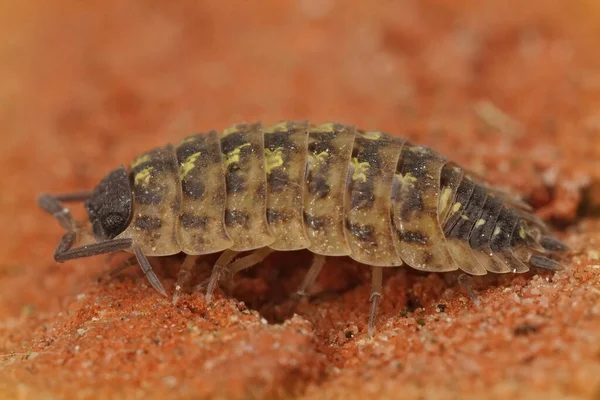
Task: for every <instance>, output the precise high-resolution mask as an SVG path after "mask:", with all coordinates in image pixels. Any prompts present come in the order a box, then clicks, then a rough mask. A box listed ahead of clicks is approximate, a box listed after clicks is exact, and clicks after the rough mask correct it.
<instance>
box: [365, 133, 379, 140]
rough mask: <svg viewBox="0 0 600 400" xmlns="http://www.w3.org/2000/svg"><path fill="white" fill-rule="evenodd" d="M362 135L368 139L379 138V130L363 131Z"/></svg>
mask: <svg viewBox="0 0 600 400" xmlns="http://www.w3.org/2000/svg"><path fill="white" fill-rule="evenodd" d="M362 137H363V138H364V139H368V140H379V139H380V138H381V132H374V131H369V132H365V133H363V135H362Z"/></svg>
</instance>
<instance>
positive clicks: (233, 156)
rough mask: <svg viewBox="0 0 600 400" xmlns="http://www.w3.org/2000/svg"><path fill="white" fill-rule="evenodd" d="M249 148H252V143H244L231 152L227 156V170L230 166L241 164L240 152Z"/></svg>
mask: <svg viewBox="0 0 600 400" xmlns="http://www.w3.org/2000/svg"><path fill="white" fill-rule="evenodd" d="M248 146H250V143H244V144H243V145H241V146H238V147H236V148H235V149H233V150H231V151H230V152H229V153H227V155H226V156H225V168H227V167H229V165H231V164H236V163H239V162H240V151H242V149H243V148H244V147H248Z"/></svg>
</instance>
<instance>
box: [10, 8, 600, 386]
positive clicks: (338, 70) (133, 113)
mask: <svg viewBox="0 0 600 400" xmlns="http://www.w3.org/2000/svg"><path fill="white" fill-rule="evenodd" d="M598 49H600V2H598V1H595V0H581V1H568V0H563V1H547V0H536V1H516V0H508V1H506V0H486V1H475V0H473V1H468V0H461V1H444V0H424V1H417V0H394V1H392V0H380V1H369V2H367V1H356V0H345V1H341V0H337V1H336V0H294V1H282V0H266V1H242V0H240V1H200V2H198V1H179V2H162V1H156V0H154V1H102V2H89V1H87V2H80V1H53V2H34V1H31V0H25V1H19V2H9V1H2V2H0V60H1V61H0V129H1V134H0V165H1V166H2V168H1V171H0V188H1V189H2V195H1V196H0V215H1V221H2V223H3V227H2V228H3V229H2V230H0V257H1V258H0V259H1V260H3V261H2V263H1V265H0V285H1V286H2V289H0V319H1V318H3V319H4V321H5V323H4V326H3V327H2V329H1V331H0V335H3V336H4V337H5V339H4V340H3V341H0V352H2V353H6V354H10V353H11V352H15V351H17V352H18V351H27V350H26V349H27V348H29V347H28V346H29V345H31V346H33V344H32V343H35V340H38V339H39V338H38V337H37V336H35V335H34V336H30V337H27V338H21V337H19V336H18V334H17V333H16V332H24V331H25V330H26V328H25V327H26V326H29V325H27V324H30V323H32V322H31V320H26V317H24V313H25V314H27V312H28V311H27V310H31V309H35V310H36V312H37V313H39V314H40V315H42V316H41V317H38V318H41V319H48V320H52V319H53V318H54V313H59V312H63V311H65V307H70V306H68V305H69V304H71V302H72V301H73V296H76V295H77V294H78V293H83V292H85V291H86V290H88V288H89V287H90V285H93V279H94V278H93V277H94V276H95V275H94V273H97V272H99V271H102V270H105V267H104V264H103V260H98V259H91V260H80V261H75V262H71V263H68V264H64V265H61V266H60V267H57V266H56V264H55V263H54V262H53V261H52V259H51V255H52V252H53V249H54V247H55V245H56V243H57V241H58V239H59V237H60V235H61V231H60V229H59V227H58V226H57V224H56V223H55V221H53V220H52V219H51V218H49V217H47V216H45V215H43V214H42V213H41V212H40V211H39V210H37V208H36V205H35V197H36V195H37V194H38V193H40V192H46V191H48V192H67V191H74V190H86V189H90V188H91V187H93V186H94V185H95V183H96V182H97V181H98V180H99V179H100V178H101V177H102V176H103V175H104V174H105V173H106V172H107V171H108V170H110V169H112V168H114V167H115V166H118V165H120V164H127V163H128V162H129V160H131V158H132V157H133V156H135V155H136V154H138V153H140V152H142V151H144V150H147V149H149V148H151V147H153V146H157V145H163V144H165V143H167V142H177V141H178V140H179V139H180V138H182V137H183V136H185V135H188V134H191V133H193V132H195V131H201V130H209V129H213V128H216V129H222V128H225V127H226V126H228V125H230V124H233V123H239V122H244V121H254V120H262V121H263V122H265V123H272V122H276V121H278V120H280V119H311V120H314V121H316V122H323V121H331V120H334V121H339V122H344V123H349V124H356V125H357V126H360V127H362V128H366V129H380V130H384V131H386V132H389V133H394V134H398V135H403V136H407V137H409V138H411V139H413V140H415V141H417V142H420V143H423V144H425V145H429V146H431V147H433V148H435V149H437V150H439V151H440V152H441V153H443V154H445V155H447V156H448V157H450V158H453V159H455V160H457V161H458V162H460V163H462V164H464V165H465V166H467V167H469V168H471V169H473V170H475V171H477V172H479V173H481V174H482V175H485V176H486V177H487V178H488V179H489V180H490V181H492V182H494V183H496V184H499V185H501V186H505V187H510V188H512V189H514V190H515V191H518V192H520V193H523V194H524V195H525V196H526V197H527V198H528V199H529V200H530V201H532V202H533V204H534V205H535V206H536V208H538V212H539V215H540V216H542V217H544V218H549V219H551V220H552V221H557V222H559V223H560V224H561V225H562V226H564V225H566V224H568V223H571V222H572V221H573V220H575V218H576V210H577V207H578V205H579V202H580V200H581V193H582V192H581V189H582V188H584V187H589V186H590V185H592V184H593V183H594V182H597V181H598V179H600V111H599V110H600V51H599V50H598ZM94 290H95V289H94ZM144 295H147V296H150V293H149V292H144ZM361 304H362V303H361ZM24 318H25V319H24ZM38 323H39V321H38ZM65 323H66V322H65ZM34 324H35V322H34ZM15 335H17V336H15ZM32 335H33V334H32ZM318 335H319V334H317V336H318ZM7 338H10V339H7ZM90 346H93V344H90ZM2 349H3V350H2ZM19 349H20V350H19ZM340 357H343V356H340ZM9 359H11V360H12V358H10V357H9ZM48 365H50V364H48ZM2 368H8V367H6V366H3V364H2V361H1V360H0V374H2V372H1V371H2ZM19 368H21V367H19ZM22 368H26V366H22ZM27 368H28V367H27ZM32 368H35V367H32ZM39 368H40V369H39V370H37V371H38V374H39V375H37V378H31V380H30V381H29V384H28V385H29V386H26V387H27V388H29V389H23V390H24V392H22V393H25V397H27V396H30V395H32V393H35V392H36V389H35V388H40V387H44V388H46V389H47V390H48V392H47V393H50V394H52V393H53V395H56V394H57V393H60V390H59V389H56V388H54V389H48V388H50V387H51V385H50V386H48V385H46V384H45V383H44V384H43V383H40V382H45V380H44V379H46V378H45V376H51V375H52V373H53V371H52V368H50V369H45V368H44V367H39ZM590 371H591V370H590ZM11 374H12V375H11V376H12V379H13V381H11V382H13V383H14V382H16V381H20V380H21V379H24V378H23V377H22V375H19V373H17V372H14V371H13V372H11ZM32 382H33V383H32ZM35 382H37V383H35ZM11 385H12V384H11ZM11 385H9V387H11V388H12V389H14V386H11ZM36 385H39V386H36ZM12 389H11V390H12ZM46 389H45V390H46ZM55 389H56V390H58V391H54V390H55ZM74 390H75V389H74ZM317 391H318V389H317ZM9 392H10V391H9ZM9 392H7V393H9ZM10 393H12V394H14V393H15V392H10ZM70 393H71V394H72V393H74V392H70ZM189 393H193V391H192V392H189ZM313 393H316V392H313ZM234 397H235V396H234Z"/></svg>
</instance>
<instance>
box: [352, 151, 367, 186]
mask: <svg viewBox="0 0 600 400" xmlns="http://www.w3.org/2000/svg"><path fill="white" fill-rule="evenodd" d="M352 166H353V167H354V172H353V173H352V180H353V181H361V182H366V181H367V174H366V172H367V171H368V170H369V167H370V166H371V164H369V163H368V162H366V161H363V162H358V158H356V157H352Z"/></svg>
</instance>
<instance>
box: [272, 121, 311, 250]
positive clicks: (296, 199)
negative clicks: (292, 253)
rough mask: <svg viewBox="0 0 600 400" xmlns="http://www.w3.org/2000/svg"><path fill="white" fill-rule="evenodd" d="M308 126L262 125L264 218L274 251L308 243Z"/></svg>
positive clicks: (300, 124)
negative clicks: (265, 218) (264, 183)
mask: <svg viewBox="0 0 600 400" xmlns="http://www.w3.org/2000/svg"><path fill="white" fill-rule="evenodd" d="M308 126H309V125H308V122H289V121H286V122H281V123H279V124H277V125H273V126H268V127H265V128H264V134H265V138H264V140H265V166H266V172H267V221H268V222H269V228H270V230H271V232H272V234H273V236H274V237H275V242H273V243H271V244H270V245H269V247H271V248H272V249H275V250H298V249H304V248H306V247H308V246H309V245H310V240H309V239H308V236H307V234H306V231H305V228H304V219H303V203H304V199H303V195H304V182H305V175H306V160H307V156H308V154H307V146H308Z"/></svg>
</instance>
